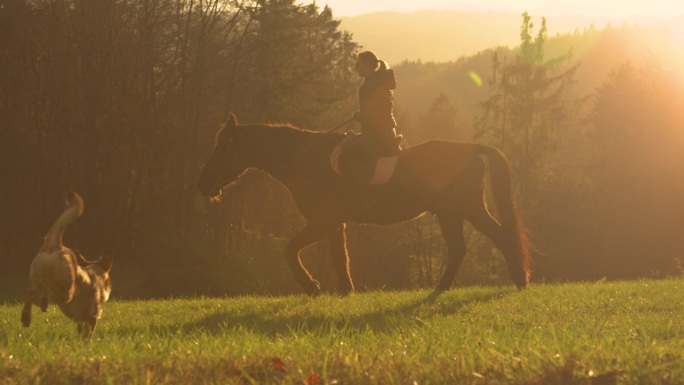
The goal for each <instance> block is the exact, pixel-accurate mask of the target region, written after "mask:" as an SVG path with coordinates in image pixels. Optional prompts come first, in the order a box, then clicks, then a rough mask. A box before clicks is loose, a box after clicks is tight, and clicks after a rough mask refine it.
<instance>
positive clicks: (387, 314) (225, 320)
mask: <svg viewBox="0 0 684 385" xmlns="http://www.w3.org/2000/svg"><path fill="white" fill-rule="evenodd" d="M513 293H515V291H504V290H487V291H484V292H472V293H468V294H463V295H460V296H459V297H458V298H451V297H453V296H451V295H449V292H446V293H444V294H442V295H441V296H439V297H437V296H435V295H434V294H431V295H430V296H420V295H418V294H417V295H416V297H415V299H409V300H407V301H401V302H400V303H398V304H396V305H388V304H379V305H378V307H377V309H374V310H371V311H366V312H362V313H354V312H351V311H350V312H349V314H343V315H340V314H339V313H336V312H335V313H332V312H331V313H330V314H327V313H326V312H325V311H321V312H318V313H317V314H313V315H312V314H297V313H292V308H291V307H292V305H293V304H292V302H291V301H283V302H278V303H273V304H270V305H269V306H268V311H267V312H265V311H264V309H263V306H261V307H259V308H258V309H257V308H254V309H249V308H244V307H243V308H241V309H240V311H239V312H231V311H226V310H224V311H220V312H215V313H212V314H209V315H207V316H205V317H203V318H201V319H199V320H197V321H196V322H193V323H189V324H181V325H175V326H168V325H166V326H160V327H155V326H151V327H150V329H149V331H150V332H151V333H153V334H157V335H169V334H176V333H179V332H181V333H195V332H201V333H203V334H210V335H221V334H224V333H226V332H229V331H231V330H234V329H235V328H244V330H246V331H250V332H252V333H257V334H261V335H265V336H270V337H275V336H277V335H284V334H290V333H292V332H293V331H296V332H297V333H307V332H317V333H320V332H321V330H323V331H326V330H345V331H351V332H364V331H369V332H387V331H389V330H392V329H393V328H396V327H397V326H400V325H406V322H407V321H409V322H414V323H415V325H417V326H419V327H422V326H424V325H425V323H424V322H425V321H428V320H429V319H430V318H432V317H435V316H444V315H446V316H452V315H457V314H458V313H460V312H462V311H463V310H464V309H465V308H467V307H469V306H470V305H473V304H484V303H489V302H492V301H497V300H501V299H503V298H505V297H506V296H507V295H510V294H513ZM306 300H310V301H314V302H315V301H317V300H318V298H311V299H309V298H306ZM353 300H354V297H353V296H352V297H348V298H341V299H340V303H339V304H338V306H345V305H347V306H350V305H349V303H347V301H353ZM299 304H301V302H297V304H296V305H295V306H298V305H299ZM322 306H330V305H329V304H328V303H326V304H325V305H322ZM418 315H419V317H418ZM114 332H115V333H123V334H129V333H132V332H135V330H133V329H132V328H131V329H130V330H129V328H127V327H122V328H118V330H116V331H114Z"/></svg>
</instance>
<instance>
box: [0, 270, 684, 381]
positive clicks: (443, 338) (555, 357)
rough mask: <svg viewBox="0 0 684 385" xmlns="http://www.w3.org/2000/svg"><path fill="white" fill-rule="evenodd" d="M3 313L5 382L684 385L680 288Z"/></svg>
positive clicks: (197, 302)
mask: <svg viewBox="0 0 684 385" xmlns="http://www.w3.org/2000/svg"><path fill="white" fill-rule="evenodd" d="M429 294H430V293H429V292H428V291H413V292H371V293H364V294H355V295H351V296H348V297H338V296H332V295H322V296H319V297H317V298H309V297H306V296H303V295H301V296H288V297H240V298H218V299H217V298H188V299H170V300H157V301H117V300H113V301H112V302H110V303H109V304H108V305H107V306H106V307H105V309H104V314H103V317H102V320H101V323H100V325H99V326H98V330H97V331H96V334H95V338H94V339H93V340H92V341H90V342H83V341H81V340H80V339H79V337H78V335H77V333H76V331H75V326H74V325H73V324H72V323H71V322H70V321H68V320H67V319H66V317H64V316H63V315H62V314H61V313H60V312H59V310H58V309H57V308H56V307H52V308H50V309H49V310H48V312H47V313H46V314H43V313H40V311H39V310H38V309H37V308H34V318H33V325H31V327H30V328H28V329H27V328H23V327H22V326H21V323H20V322H19V314H20V311H21V310H20V304H13V305H4V306H1V307H0V384H39V383H42V384H47V383H49V384H100V383H102V384H257V383H258V384H262V383H269V384H271V383H275V384H281V383H282V384H295V383H298V384H335V383H337V384H421V385H423V384H599V385H600V384H684V322H683V321H684V281H682V280H675V279H672V280H661V281H632V282H599V283H585V284H564V285H535V286H532V288H531V289H529V290H525V291H521V292H519V291H516V290H515V289H513V288H512V287H502V288H494V287H488V288H466V289H454V290H451V291H449V292H447V293H444V294H443V295H441V296H439V297H438V298H437V299H436V300H434V301H428V300H427V298H428V296H429Z"/></svg>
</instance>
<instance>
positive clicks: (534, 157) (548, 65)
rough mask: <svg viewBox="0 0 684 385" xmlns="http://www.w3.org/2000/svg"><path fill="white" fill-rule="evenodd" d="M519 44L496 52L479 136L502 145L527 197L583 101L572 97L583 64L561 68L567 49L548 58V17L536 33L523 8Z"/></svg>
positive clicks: (480, 120)
mask: <svg viewBox="0 0 684 385" xmlns="http://www.w3.org/2000/svg"><path fill="white" fill-rule="evenodd" d="M522 16H523V23H522V26H521V29H520V46H519V47H518V50H517V53H516V55H515V56H514V57H513V58H510V59H509V58H507V57H503V58H500V57H499V56H498V55H497V54H496V53H495V54H494V57H493V70H492V78H491V79H490V97H489V99H487V100H486V101H484V102H483V103H481V108H482V111H483V113H482V116H481V117H480V118H479V119H478V121H477V122H476V135H475V136H476V138H483V139H484V140H485V141H487V142H489V143H491V144H493V145H496V146H498V147H499V148H500V149H501V150H502V151H504V153H506V154H507V156H508V157H509V159H510V160H511V162H512V165H513V167H514V169H515V173H516V175H517V177H518V187H519V188H520V190H521V193H522V199H523V202H524V200H525V199H526V198H529V197H528V196H527V192H528V190H529V189H530V187H531V185H532V183H533V181H532V179H533V177H534V175H535V172H536V171H537V169H538V168H539V166H540V164H541V163H542V162H543V160H544V157H545V156H546V155H548V154H549V153H551V152H553V150H554V145H555V144H556V143H557V141H558V140H559V139H560V138H561V136H562V134H563V132H564V131H565V130H566V128H567V126H568V124H569V122H570V118H571V117H572V113H573V111H576V109H577V107H578V104H577V103H575V102H574V101H571V100H569V99H568V97H567V95H568V90H569V88H570V86H571V85H572V83H573V82H574V75H575V72H576V70H577V68H578V66H579V65H574V66H572V67H570V68H568V69H562V66H563V65H564V64H566V63H567V62H568V61H569V60H570V59H571V57H572V51H569V52H568V53H567V54H565V55H562V56H558V57H555V58H552V59H549V60H547V59H546V58H545V57H544V44H545V42H546V40H547V29H546V19H545V18H542V23H541V27H540V28H539V31H538V32H537V36H536V37H534V38H533V28H534V25H533V23H532V19H531V17H530V16H529V15H528V14H527V13H526V12H525V13H523V15H522Z"/></svg>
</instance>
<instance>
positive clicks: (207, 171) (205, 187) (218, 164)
mask: <svg viewBox="0 0 684 385" xmlns="http://www.w3.org/2000/svg"><path fill="white" fill-rule="evenodd" d="M237 126H238V122H237V119H236V118H235V116H234V115H233V114H230V116H229V117H228V121H227V122H226V124H225V125H224V126H223V127H222V128H221V129H220V130H219V132H218V133H217V134H216V144H215V146H214V151H213V152H212V153H211V156H210V157H209V160H208V161H207V163H206V164H205V165H204V169H203V170H202V174H201V175H200V178H199V182H198V183H197V188H198V189H199V191H200V192H201V193H202V194H204V195H206V196H208V197H211V198H216V197H218V196H220V195H221V190H222V189H223V188H224V187H226V186H228V185H230V184H232V183H235V182H236V181H237V180H238V178H239V177H240V175H241V174H242V173H244V172H245V170H246V169H247V167H248V166H247V165H246V164H245V162H244V159H243V157H242V156H241V151H240V149H239V148H238V146H237V145H236V143H235V136H236V132H237Z"/></svg>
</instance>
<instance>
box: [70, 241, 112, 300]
mask: <svg viewBox="0 0 684 385" xmlns="http://www.w3.org/2000/svg"><path fill="white" fill-rule="evenodd" d="M113 259H114V257H113V256H112V255H111V254H107V255H104V256H103V257H101V258H100V259H98V260H97V261H88V260H87V259H85V257H83V255H82V254H81V253H79V252H76V260H77V261H78V265H79V266H81V267H82V268H83V269H84V270H86V271H89V272H91V273H92V274H93V275H94V276H95V277H96V280H97V283H96V286H97V289H98V292H101V293H98V294H100V295H101V296H102V301H103V302H106V301H107V300H108V299H109V293H111V291H112V283H111V281H110V279H109V271H110V270H111V269H112V260H113Z"/></svg>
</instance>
